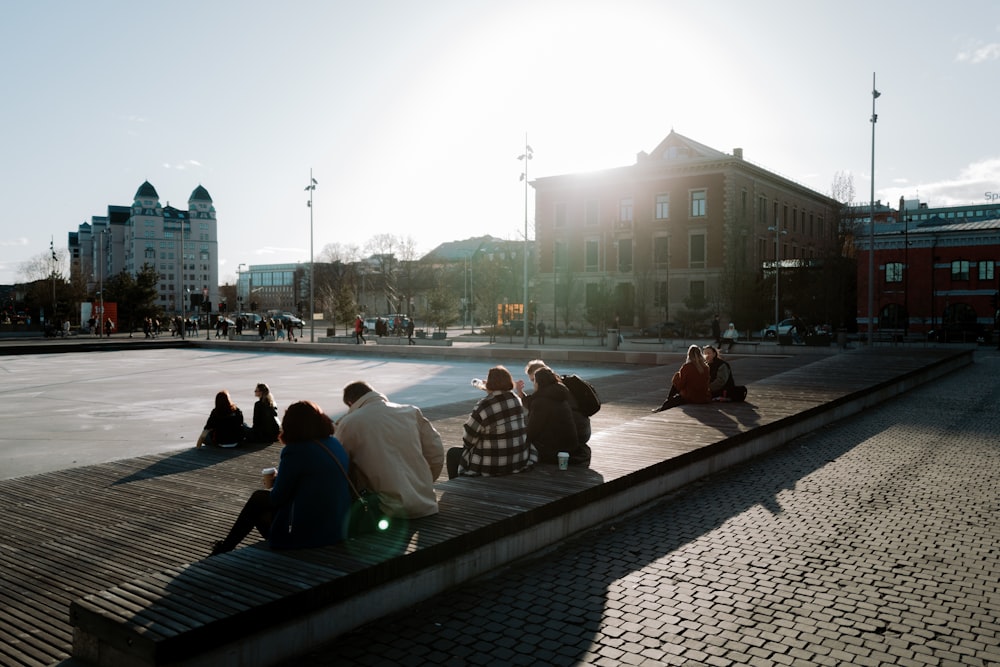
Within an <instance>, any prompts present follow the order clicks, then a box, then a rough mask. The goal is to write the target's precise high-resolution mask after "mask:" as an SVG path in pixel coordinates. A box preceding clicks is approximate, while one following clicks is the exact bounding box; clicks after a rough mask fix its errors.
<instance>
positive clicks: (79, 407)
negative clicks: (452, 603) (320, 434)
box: [0, 341, 622, 479]
mask: <svg viewBox="0 0 1000 667" xmlns="http://www.w3.org/2000/svg"><path fill="white" fill-rule="evenodd" d="M85 342H86V341H85ZM300 347H304V346H300ZM317 349H320V346H317ZM495 354H496V360H495V361H484V360H471V361H470V360H469V359H467V358H459V357H456V358H455V359H446V358H436V359H433V360H417V359H407V358H402V357H393V356H391V355H389V356H382V357H376V356H333V355H331V354H330V353H329V350H328V349H327V350H326V351H322V350H321V351H320V352H317V353H316V354H283V353H281V352H278V351H268V350H256V349H254V348H253V347H244V348H242V349H240V348H237V349H235V350H225V349H216V348H211V347H205V348H188V349H176V348H164V349H127V348H126V349H112V350H109V351H106V352H105V351H101V352H82V353H73V352H69V353H60V354H37V355H8V356H4V355H0V374H2V375H3V377H4V378H5V382H4V383H3V384H2V385H0V402H2V404H3V414H4V423H3V430H2V432H0V479H10V478H13V477H20V476H23V475H34V474H38V473H43V472H51V471H53V470H62V469H65V468H71V467H78V466H83V465H90V464H94V463H104V462H107V461H113V460H117V459H124V458H132V457H136V456H143V455H145V454H155V453H162V452H170V451H179V450H182V449H188V448H191V447H193V446H194V444H195V441H196V440H197V439H198V434H199V433H201V429H202V427H203V426H204V424H205V420H206V419H207V418H208V413H209V412H210V411H211V409H212V407H213V405H214V403H213V401H214V399H215V394H216V392H217V391H219V390H222V389H226V390H228V391H229V392H230V394H231V395H232V397H233V400H234V401H235V402H236V404H237V405H238V406H239V407H240V408H241V409H242V410H243V414H244V417H245V418H246V419H247V420H248V421H249V420H251V419H252V417H253V402H254V400H255V399H254V394H253V390H254V387H255V386H256V385H257V383H258V382H265V383H267V384H268V386H269V387H270V388H271V392H272V394H273V395H274V396H275V398H276V400H277V401H278V404H279V406H281V409H282V410H283V409H284V407H287V406H288V405H289V404H291V403H293V402H295V401H298V400H311V401H315V402H317V403H318V404H319V405H320V406H321V407H322V408H323V409H324V410H325V411H326V412H327V413H328V414H330V415H331V416H333V417H337V416H339V415H341V414H343V413H344V412H346V411H347V408H346V407H345V406H344V404H343V402H342V400H341V391H342V390H343V388H344V386H345V385H347V384H348V383H350V382H353V381H355V380H366V381H368V382H370V383H371V384H372V386H374V387H375V389H377V390H378V391H381V392H382V393H384V394H386V395H387V396H389V398H390V399H391V400H394V401H397V402H400V403H412V404H414V405H419V406H421V407H422V408H425V409H427V408H430V407H434V406H436V405H442V404H447V403H453V402H455V401H465V400H468V401H470V405H471V404H472V403H474V402H475V400H476V398H477V397H478V396H479V395H481V392H479V390H477V389H475V388H473V387H472V386H471V383H470V381H471V380H472V378H475V377H486V373H487V371H488V370H489V367H490V366H491V365H492V364H493V363H500V362H504V363H507V366H508V368H509V369H510V370H511V372H512V373H514V374H515V376H516V377H522V376H523V368H524V361H523V360H516V359H512V358H510V357H505V350H504V349H503V348H497V349H496V352H495ZM506 354H510V353H509V352H507V353H506ZM505 359H506V361H505ZM620 367H622V366H621V365H619V366H616V365H615V364H605V365H594V364H588V365H584V366H581V365H575V364H561V365H560V370H562V371H563V372H567V373H577V372H578V373H584V374H586V375H587V376H588V377H600V376H602V375H605V374H608V373H614V372H617V370H616V369H617V368H620ZM451 444H456V443H451Z"/></svg>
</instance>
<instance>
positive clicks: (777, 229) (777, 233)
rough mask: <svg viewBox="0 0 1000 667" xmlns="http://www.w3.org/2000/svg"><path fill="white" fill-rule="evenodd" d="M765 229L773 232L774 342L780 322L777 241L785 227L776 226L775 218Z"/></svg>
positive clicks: (779, 262)
mask: <svg viewBox="0 0 1000 667" xmlns="http://www.w3.org/2000/svg"><path fill="white" fill-rule="evenodd" d="M767 231H769V232H774V342H775V343H777V342H779V338H778V333H779V331H780V328H779V326H778V325H779V324H780V323H781V307H780V303H781V253H780V252H779V245H778V242H779V240H780V239H781V235H782V234H787V233H788V230H787V229H781V228H780V227H779V226H778V220H777V218H775V220H774V227H768V228H767Z"/></svg>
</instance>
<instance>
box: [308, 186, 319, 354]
mask: <svg viewBox="0 0 1000 667" xmlns="http://www.w3.org/2000/svg"><path fill="white" fill-rule="evenodd" d="M317 185H319V183H318V182H317V181H316V179H315V178H313V170H312V169H310V170H309V185H307V186H306V190H307V191H308V192H309V203H308V204H307V206H309V342H310V343H315V342H316V309H315V306H314V303H313V300H314V299H315V294H316V289H315V285H316V262H315V261H314V260H313V192H315V190H316V186H317Z"/></svg>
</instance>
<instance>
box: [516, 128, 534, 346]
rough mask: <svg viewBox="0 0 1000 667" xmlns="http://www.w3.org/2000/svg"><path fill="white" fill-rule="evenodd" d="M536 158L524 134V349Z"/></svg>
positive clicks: (526, 341) (522, 158)
mask: <svg viewBox="0 0 1000 667" xmlns="http://www.w3.org/2000/svg"><path fill="white" fill-rule="evenodd" d="M532 157H534V151H533V150H532V149H531V146H529V145H528V133H527V132H525V133H524V153H523V154H521V155H518V156H517V159H518V160H523V161H524V173H523V174H521V180H522V181H524V306H523V308H522V312H521V324H522V325H523V329H524V347H525V348H527V347H528V161H529V160H531V158H532Z"/></svg>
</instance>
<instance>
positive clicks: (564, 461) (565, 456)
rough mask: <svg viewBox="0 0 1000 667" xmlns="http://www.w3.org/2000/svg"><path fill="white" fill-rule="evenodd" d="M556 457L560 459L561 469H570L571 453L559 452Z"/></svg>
mask: <svg viewBox="0 0 1000 667" xmlns="http://www.w3.org/2000/svg"><path fill="white" fill-rule="evenodd" d="M556 456H558V457H559V469H560V470H567V469H569V452H559V453H558V454H557V455H556Z"/></svg>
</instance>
